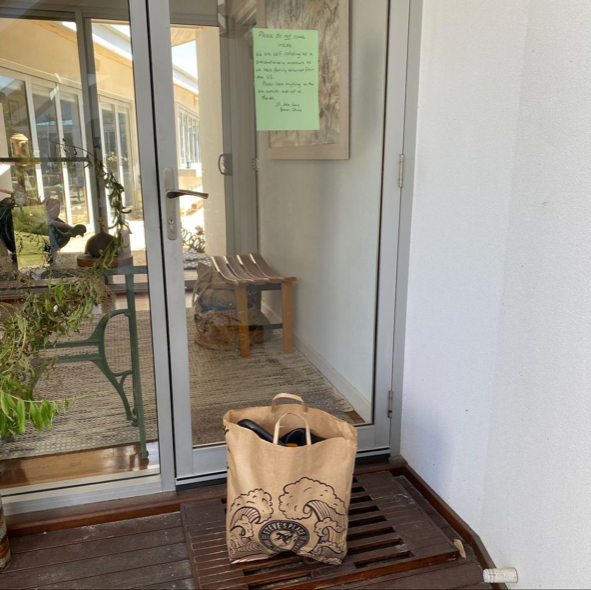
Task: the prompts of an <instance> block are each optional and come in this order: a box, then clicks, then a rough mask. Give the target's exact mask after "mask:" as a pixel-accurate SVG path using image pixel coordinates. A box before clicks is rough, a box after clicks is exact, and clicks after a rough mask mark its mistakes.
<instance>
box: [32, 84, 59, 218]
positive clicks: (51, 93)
mask: <svg viewBox="0 0 591 590" xmlns="http://www.w3.org/2000/svg"><path fill="white" fill-rule="evenodd" d="M32 91H33V108H34V112H35V128H36V133H37V145H38V149H37V150H36V152H37V153H36V156H38V157H39V158H41V160H42V161H41V164H40V165H39V167H40V168H41V183H42V187H43V193H42V196H41V198H42V200H43V201H45V200H48V199H50V198H57V199H58V200H59V203H60V212H63V211H64V210H65V205H66V200H65V195H64V177H63V175H62V165H61V163H60V162H59V161H58V158H59V157H60V156H61V149H60V144H61V138H60V134H59V130H58V122H57V110H56V105H55V97H56V94H57V93H56V89H55V88H47V87H45V86H38V85H36V84H33V90H32Z"/></svg>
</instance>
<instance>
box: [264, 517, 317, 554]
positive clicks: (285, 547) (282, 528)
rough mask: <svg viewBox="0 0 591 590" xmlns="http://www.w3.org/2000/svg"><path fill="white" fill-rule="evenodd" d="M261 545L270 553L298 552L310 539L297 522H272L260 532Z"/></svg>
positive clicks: (304, 528) (304, 529)
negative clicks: (270, 551)
mask: <svg viewBox="0 0 591 590" xmlns="http://www.w3.org/2000/svg"><path fill="white" fill-rule="evenodd" d="M259 539H260V541H261V543H262V544H263V545H264V546H265V547H267V549H271V550H272V551H298V550H299V549H301V548H302V547H303V546H304V545H305V544H306V543H307V542H308V540H309V539H310V535H309V534H308V531H307V530H306V527H303V526H302V525H301V524H299V523H298V522H292V521H290V520H272V521H271V522H268V523H267V524H266V525H265V526H264V527H263V528H262V529H261V531H260V533H259Z"/></svg>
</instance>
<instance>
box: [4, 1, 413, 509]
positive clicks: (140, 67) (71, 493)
mask: <svg viewBox="0 0 591 590" xmlns="http://www.w3.org/2000/svg"><path fill="white" fill-rule="evenodd" d="M145 2H146V4H144V3H143V2H139V1H137V0H134V1H132V2H130V13H131V14H130V20H131V21H132V27H133V33H132V43H133V52H134V65H135V67H134V79H135V88H136V116H137V121H144V120H148V121H150V122H152V121H153V119H152V117H153V113H154V100H155V98H156V97H157V93H156V92H155V88H154V87H155V86H158V85H155V84H153V83H152V79H151V76H150V75H148V74H149V73H150V72H151V67H152V60H153V59H154V55H156V56H158V53H159V52H158V49H160V55H161V56H162V55H164V56H167V55H168V54H169V51H170V47H166V43H169V42H170V37H166V38H165V39H164V44H165V49H166V51H164V52H163V51H162V47H160V48H158V47H157V46H152V47H151V46H150V39H149V36H150V35H149V31H148V18H147V9H146V7H147V5H148V4H149V5H150V9H154V7H155V8H156V9H157V8H158V6H155V5H157V4H158V3H160V2H161V0H145ZM391 2H392V5H394V6H396V5H398V6H402V5H403V4H406V5H407V6H408V2H410V7H411V8H410V27H409V34H410V36H409V39H408V47H409V52H408V71H407V75H408V84H407V89H406V111H405V119H406V123H405V129H404V140H403V141H404V143H403V145H404V150H405V152H406V158H405V168H406V170H405V176H406V180H405V183H404V187H403V189H402V191H401V192H400V191H399V190H398V189H397V186H398V178H397V174H395V173H393V170H394V171H397V166H392V158H393V157H394V158H396V155H397V154H396V152H397V150H398V146H399V145H400V140H399V139H398V134H399V133H400V130H398V132H394V131H393V129H394V128H397V127H398V126H397V125H394V124H393V121H392V118H391V117H390V118H388V113H389V112H392V111H391V109H392V108H397V107H396V105H397V104H398V103H397V101H399V100H401V97H400V89H397V88H396V87H394V88H393V89H392V88H391V86H392V84H393V77H392V76H390V75H389V76H388V95H387V106H386V125H385V152H384V160H385V162H387V163H388V165H386V166H384V182H383V192H384V195H385V197H387V198H386V199H385V202H384V203H383V205H382V239H381V251H382V252H384V248H386V247H387V246H388V244H389V245H390V246H394V251H395V252H397V256H394V255H392V254H390V256H388V261H387V264H386V261H385V258H384V256H382V258H381V260H380V271H385V272H388V268H389V269H390V270H389V272H390V273H392V271H393V270H394V271H397V274H398V277H397V280H396V281H392V280H390V281H388V283H387V284H386V283H384V278H383V275H382V282H381V284H380V290H379V294H380V304H379V305H380V306H381V307H380V313H382V314H384V313H387V312H388V306H389V307H390V308H392V306H393V301H394V298H390V300H389V302H388V297H389V296H391V295H395V301H396V308H395V312H394V313H391V315H390V319H389V325H390V328H391V329H393V332H394V334H393V338H392V341H393V346H392V345H390V347H389V352H388V351H387V352H388V354H381V356H382V359H383V362H384V363H385V364H386V365H387V364H388V356H389V359H390V360H389V363H390V367H391V368H392V369H393V370H392V372H391V373H390V375H391V376H392V375H393V380H392V379H390V380H389V379H388V378H387V377H384V376H383V375H382V376H381V379H379V382H380V383H381V386H382V387H384V386H386V387H387V386H388V384H390V385H389V387H390V388H391V389H393V390H394V392H395V395H394V406H393V413H394V416H393V420H392V423H391V424H392V430H391V442H390V445H389V448H390V449H391V451H392V452H393V453H397V452H398V451H399V445H400V409H401V408H400V404H401V399H402V363H403V360H404V355H403V352H404V315H405V312H406V288H407V277H408V251H409V246H410V211H411V205H412V191H413V172H414V150H415V143H416V137H415V129H416V111H417V96H418V67H419V53H420V30H421V18H422V16H421V7H422V0H391ZM162 3H163V2H162ZM15 4H16V3H15ZM166 4H168V3H166ZM166 8H167V9H168V7H166ZM394 13H395V11H391V15H390V18H391V19H392V18H393V17H394ZM84 16H86V15H84ZM104 16H105V17H107V16H108V12H105V15H104ZM165 16H166V19H168V18H169V15H168V13H166V14H165ZM76 17H77V23H78V25H79V30H78V34H79V36H80V35H81V33H82V27H81V26H80V25H81V24H82V12H80V11H78V10H77V11H76ZM179 22H180V21H179ZM208 24H210V25H212V24H214V23H213V22H209V23H208ZM87 32H88V31H87ZM161 41H162V39H161ZM398 41H400V40H398ZM397 46H398V45H397V40H396V39H393V30H392V27H391V28H390V46H389V57H388V62H389V67H390V68H391V67H393V63H392V56H393V53H392V52H393V51H394V49H395V47H397ZM81 51H82V50H81ZM395 67H397V68H402V67H403V65H402V63H397V65H396V66H395ZM171 79H172V71H171ZM160 86H166V85H162V84H161V85H160ZM82 91H83V93H84V101H83V104H84V110H85V114H86V115H88V111H89V110H91V109H90V105H89V101H88V87H83V88H82ZM170 91H171V92H172V85H171V86H170ZM395 97H397V98H395ZM97 106H98V105H97ZM84 120H85V122H88V120H89V118H88V116H85V117H84ZM137 131H138V140H139V146H140V154H139V156H140V165H141V170H142V188H143V199H144V211H145V220H144V221H145V228H146V233H147V234H148V235H150V236H158V235H161V230H162V225H163V223H164V217H163V216H162V209H163V208H162V203H161V199H160V193H161V189H159V183H160V182H161V181H162V179H161V178H160V176H161V171H160V168H159V167H162V163H161V162H159V167H157V161H156V138H157V130H156V128H155V126H154V125H152V124H150V125H141V124H140V125H139V126H138V130H137ZM87 138H88V139H89V142H91V141H92V140H91V139H90V134H87ZM173 165H175V163H174V162H173ZM397 195H398V196H397ZM397 211H398V213H397ZM388 218H389V222H387V219H388ZM395 220H398V223H399V225H400V232H399V235H398V242H397V244H396V243H392V240H391V236H390V237H389V236H387V235H386V236H385V235H384V234H387V232H385V231H384V229H391V228H392V227H394V221H395ZM388 240H389V242H388ZM147 251H148V258H149V260H150V270H149V272H150V307H151V309H152V329H153V334H154V342H153V350H154V364H155V380H156V382H155V385H156V398H157V410H158V424H159V445H160V458H161V473H160V476H159V477H158V476H151V477H145V476H144V477H133V478H131V477H130V478H129V479H127V481H125V480H123V481H106V482H104V483H99V482H97V483H92V482H91V481H90V480H80V481H76V482H75V487H72V488H70V489H63V490H60V489H55V488H57V487H59V486H60V484H62V485H64V484H65V485H66V486H67V485H71V484H72V483H73V482H71V481H66V482H56V483H55V484H54V485H53V488H54V489H52V490H49V491H43V490H39V491H36V490H35V491H33V490H31V491H30V492H32V493H30V492H28V491H27V490H23V491H22V493H21V494H22V495H21V494H15V495H14V496H13V497H11V498H6V499H5V505H6V506H5V507H6V511H7V512H9V513H14V512H22V511H29V510H39V509H41V508H43V509H46V508H53V507H58V506H67V505H73V504H81V503H84V502H90V501H101V500H106V499H111V498H121V497H129V496H134V495H141V494H144V493H154V492H157V491H161V490H162V491H167V490H172V489H174V487H175V484H176V482H177V473H176V470H175V465H174V456H175V448H174V447H175V443H174V440H173V415H172V409H173V408H172V388H171V383H172V381H171V375H172V373H171V366H172V363H170V364H169V358H168V353H169V343H170V342H171V341H174V340H176V341H178V340H180V338H179V335H178V333H171V330H170V329H169V325H168V321H167V317H166V314H165V311H164V310H165V309H166V305H167V293H166V290H165V273H164V256H165V255H167V253H166V251H165V249H164V248H163V246H162V244H161V240H158V239H151V240H148V241H147ZM396 258H397V260H398V266H397V268H396V265H395V264H393V260H395V259H396ZM390 279H391V275H390ZM183 307H184V302H183ZM380 323H381V322H380ZM391 337H392V332H390V334H389V335H388V330H387V329H385V328H383V327H382V329H381V335H380V334H378V340H379V342H382V343H383V344H385V345H386V346H388V341H389V339H390V338H391ZM380 338H381V340H380ZM392 351H393V354H389V353H391V352H392ZM377 386H378V383H377V382H376V387H377ZM382 401H383V400H382ZM384 407H385V406H384V404H383V403H382V405H381V406H380V408H379V409H378V408H376V412H377V411H383V410H384ZM175 410H176V408H175ZM359 434H360V448H362V449H363V448H364V447H365V448H368V447H367V445H368V443H369V444H375V442H376V437H375V436H372V437H368V436H367V435H366V434H364V428H360V432H359ZM383 436H384V433H380V434H379V438H380V440H384V439H383ZM387 448H388V446H386V447H385V449H386V450H387ZM220 451H221V452H223V453H225V450H224V448H223V447H215V446H212V447H209V448H208V449H203V452H204V455H206V456H204V457H202V459H201V461H200V469H199V471H200V472H201V474H202V477H201V478H200V479H202V480H205V479H208V478H214V477H216V476H217V477H219V476H220V475H223V472H218V473H217V474H216V473H213V471H214V470H215V465H217V464H219V463H218V461H219V454H220ZM370 452H371V451H370ZM208 469H209V471H208ZM194 473H197V470H194ZM91 479H92V478H91ZM86 482H89V484H88V485H85V484H86ZM136 482H137V483H136ZM142 482H145V483H142ZM79 486H84V487H83V488H81V487H79Z"/></svg>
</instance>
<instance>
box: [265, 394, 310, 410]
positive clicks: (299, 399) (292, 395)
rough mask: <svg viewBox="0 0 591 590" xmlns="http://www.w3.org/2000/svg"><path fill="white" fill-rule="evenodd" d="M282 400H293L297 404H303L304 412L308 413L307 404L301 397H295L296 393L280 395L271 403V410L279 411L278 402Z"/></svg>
mask: <svg viewBox="0 0 591 590" xmlns="http://www.w3.org/2000/svg"><path fill="white" fill-rule="evenodd" d="M280 398H287V399H293V400H295V401H296V402H300V403H301V404H302V408H303V410H304V412H307V411H308V406H307V405H306V402H305V401H304V400H303V399H302V398H301V397H300V396H299V395H295V394H294V393H278V394H277V395H276V396H275V397H274V398H273V401H272V402H271V409H272V410H273V411H275V410H276V409H277V400H278V399H280Z"/></svg>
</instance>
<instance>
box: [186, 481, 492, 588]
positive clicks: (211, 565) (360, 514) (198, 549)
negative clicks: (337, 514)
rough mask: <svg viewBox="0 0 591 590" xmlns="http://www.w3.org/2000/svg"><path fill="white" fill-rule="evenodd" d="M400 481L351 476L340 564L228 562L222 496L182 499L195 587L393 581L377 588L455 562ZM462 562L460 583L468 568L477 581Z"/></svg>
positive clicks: (453, 551)
mask: <svg viewBox="0 0 591 590" xmlns="http://www.w3.org/2000/svg"><path fill="white" fill-rule="evenodd" d="M400 480H404V478H398V477H394V476H393V475H392V474H391V473H390V472H387V471H383V472H378V473H371V474H365V475H358V476H357V477H356V479H354V483H353V489H352V502H351V507H350V510H349V536H348V547H349V552H348V556H347V558H346V559H345V561H344V562H343V564H342V565H340V566H329V565H326V564H323V563H318V562H306V561H304V560H303V559H302V558H300V557H298V556H295V555H293V554H287V553H286V554H284V555H279V556H276V557H274V558H272V559H269V560H264V561H255V562H249V563H240V564H235V565H231V564H230V562H229V559H228V555H227V546H226V540H225V518H226V514H225V501H224V500H210V501H207V502H195V503H189V504H184V505H183V506H182V507H181V516H182V521H183V527H184V530H185V536H186V540H187V546H188V549H189V554H190V558H191V566H192V568H193V574H194V577H195V581H196V584H197V587H198V588H203V589H207V590H218V589H219V590H221V589H224V588H227V589H233V590H275V589H279V588H281V589H282V590H285V589H287V588H289V589H290V590H300V589H305V588H306V589H307V588H310V589H316V588H335V587H341V588H347V587H350V588H357V587H360V586H359V584H360V582H361V581H363V582H364V584H363V585H364V586H365V585H367V584H368V581H371V580H372V579H375V581H376V585H375V586H373V587H375V588H378V587H380V588H385V587H393V586H385V585H382V586H379V585H377V583H378V579H381V580H382V582H383V580H384V578H385V577H387V576H389V575H391V574H400V573H402V572H408V571H409V570H416V569H417V568H428V567H431V566H435V565H437V564H442V563H446V562H451V561H455V560H457V559H458V557H459V555H458V550H457V548H456V547H455V546H454V545H453V544H452V541H451V540H450V539H449V538H448V537H447V536H446V535H445V534H444V532H443V531H442V530H441V529H440V528H439V527H438V526H437V525H435V523H434V522H433V520H432V519H431V518H430V517H429V516H428V515H427V513H426V512H425V511H424V510H423V508H422V507H421V506H420V505H419V503H418V502H417V501H415V500H414V499H413V497H412V496H411V495H410V494H409V492H408V491H407V490H406V489H405V488H404V487H403V486H402V485H401V483H402V482H401V481H400ZM404 481H406V480H404ZM470 565H471V566H472V567H476V569H477V570H478V571H472V572H471V574H472V577H471V579H469V580H468V582H466V584H470V583H472V582H473V581H476V580H478V578H477V577H476V578H475V577H474V575H475V574H478V575H479V576H480V580H482V573H481V570H480V568H479V567H478V566H477V565H475V564H473V563H472V564H470ZM466 573H467V572H466ZM462 579H466V578H462ZM382 582H379V583H382ZM350 584H351V585H350ZM431 587H438V586H431ZM441 587H444V586H441ZM445 587H454V586H445ZM455 587H457V586H455Z"/></svg>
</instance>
